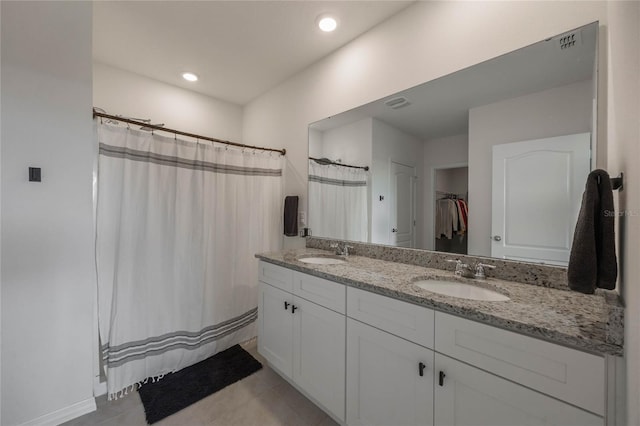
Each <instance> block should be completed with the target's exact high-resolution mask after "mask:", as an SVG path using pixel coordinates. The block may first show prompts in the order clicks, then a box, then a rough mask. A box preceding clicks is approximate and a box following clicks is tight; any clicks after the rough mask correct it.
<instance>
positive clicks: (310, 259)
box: [298, 255, 347, 265]
mask: <svg viewBox="0 0 640 426" xmlns="http://www.w3.org/2000/svg"><path fill="white" fill-rule="evenodd" d="M298 260H299V261H300V262H303V263H311V264H313V265H340V264H342V263H346V262H347V261H346V260H344V259H343V258H340V257H338V256H322V255H309V256H304V257H300V258H298Z"/></svg>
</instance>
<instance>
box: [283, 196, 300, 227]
mask: <svg viewBox="0 0 640 426" xmlns="http://www.w3.org/2000/svg"><path fill="white" fill-rule="evenodd" d="M284 235H286V236H287V237H297V236H298V196H297V195H290V196H287V197H284Z"/></svg>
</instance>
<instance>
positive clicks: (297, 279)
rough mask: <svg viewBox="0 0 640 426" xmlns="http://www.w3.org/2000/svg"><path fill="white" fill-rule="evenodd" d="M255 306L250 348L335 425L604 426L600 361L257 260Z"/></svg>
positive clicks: (603, 367) (604, 380) (603, 366)
mask: <svg viewBox="0 0 640 426" xmlns="http://www.w3.org/2000/svg"><path fill="white" fill-rule="evenodd" d="M294 307H295V309H293V308H294ZM259 310H260V313H259V333H260V334H259V339H258V350H259V352H260V353H261V354H262V355H263V356H264V357H265V358H266V359H267V360H268V361H269V363H270V364H271V365H272V366H273V367H274V368H275V369H276V370H278V371H279V372H280V373H281V374H282V375H284V376H286V377H287V378H289V379H290V380H291V381H292V383H294V384H295V385H296V386H298V387H299V388H300V389H301V390H302V391H303V392H305V393H306V394H307V395H308V396H310V397H311V399H313V400H314V401H315V402H316V403H318V404H319V405H320V406H321V407H322V408H324V409H325V410H326V411H328V412H329V413H331V414H332V415H333V416H334V417H335V419H336V420H339V421H340V422H341V423H344V424H348V425H354V426H355V425H361V426H363V425H372V426H375V425H379V426H382V425H398V426H400V425H429V426H430V425H434V424H435V425H436V426H440V425H443V426H444V425H469V426H471V425H473V426H480V425H491V426H494V425H514V424H519V425H581V426H582V425H601V426H603V425H604V424H605V417H607V415H608V413H607V412H606V407H605V401H606V400H607V395H606V389H607V386H609V388H611V386H612V383H608V382H607V375H606V374H605V372H606V371H607V367H606V363H605V358H604V357H602V356H597V355H592V354H588V353H586V352H583V351H580V350H576V349H572V348H568V347H564V346H561V345H557V344H554V343H551V342H547V341H543V340H540V339H536V338H532V337H528V336H525V335H522V334H518V333H514V332H511V331H507V330H504V329H500V328H496V327H493V326H490V325H486V324H482V323H478V322H475V321H471V320H467V319H464V318H461V317H458V316H454V315H450V314H445V313H443V312H436V311H434V310H432V309H429V308H426V307H423V306H419V305H415V304H412V303H408V302H404V301H400V300H397V299H394V298H390V297H387V296H382V295H379V294H375V293H371V292H368V291H365V290H361V289H357V288H354V287H345V286H343V285H342V284H338V283H335V282H332V281H328V280H324V279H321V278H317V277H314V276H311V275H306V274H303V273H299V272H296V271H292V270H288V269H286V268H282V267H278V266H275V265H271V264H268V263H265V262H261V269H260V304H259ZM610 381H611V380H610ZM608 423H611V421H608Z"/></svg>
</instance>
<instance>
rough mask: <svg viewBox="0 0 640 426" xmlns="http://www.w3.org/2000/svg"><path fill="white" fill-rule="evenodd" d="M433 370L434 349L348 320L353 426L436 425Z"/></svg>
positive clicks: (349, 404)
mask: <svg viewBox="0 0 640 426" xmlns="http://www.w3.org/2000/svg"><path fill="white" fill-rule="evenodd" d="M422 365H424V367H422V368H421V366H422ZM433 366H434V365H433V352H432V351H431V350H429V349H426V348H424V347H422V346H419V345H416V344H414V343H411V342H408V341H406V340H404V339H401V338H399V337H396V336H394V335H391V334H389V333H386V332H384V331H381V330H378V329H376V328H373V327H370V326H368V325H366V324H363V323H361V322H358V321H355V320H352V319H350V318H348V319H347V424H349V425H370V426H374V425H380V426H388V425H395V426H401V425H412V426H415V425H432V424H433V374H434V369H433ZM421 370H422V375H420V373H421Z"/></svg>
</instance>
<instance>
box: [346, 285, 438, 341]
mask: <svg viewBox="0 0 640 426" xmlns="http://www.w3.org/2000/svg"><path fill="white" fill-rule="evenodd" d="M347 316H348V317H350V318H353V319H356V320H358V321H361V322H364V323H366V324H369V325H371V326H373V327H376V328H379V329H381V330H384V331H387V332H389V333H391V334H394V335H396V336H398V337H402V338H404V339H407V340H409V341H411V342H414V343H417V344H419V345H422V346H424V347H427V348H430V349H431V348H433V334H434V333H433V327H434V312H433V310H432V309H429V308H425V307H422V306H418V305H414V304H411V303H407V302H402V301H400V300H396V299H392V298H389V297H386V296H380V295H378V294H375V293H371V292H368V291H364V290H360V289H357V288H353V287H347Z"/></svg>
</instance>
